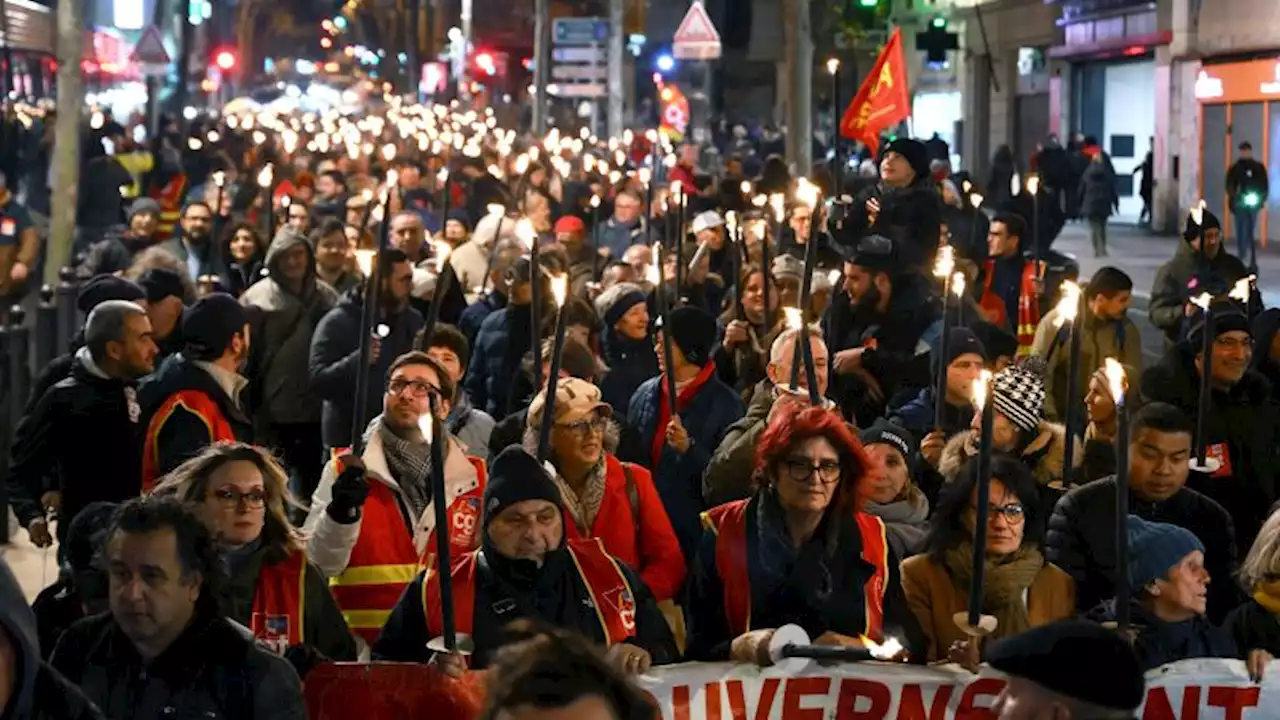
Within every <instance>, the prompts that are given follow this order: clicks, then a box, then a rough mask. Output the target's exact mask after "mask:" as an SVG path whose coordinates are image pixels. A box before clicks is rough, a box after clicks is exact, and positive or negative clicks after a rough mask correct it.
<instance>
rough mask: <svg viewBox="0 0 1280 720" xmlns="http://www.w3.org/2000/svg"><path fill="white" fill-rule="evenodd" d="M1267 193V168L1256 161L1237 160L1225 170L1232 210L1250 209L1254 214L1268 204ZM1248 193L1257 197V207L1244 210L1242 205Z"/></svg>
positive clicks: (1268, 186) (1268, 187) (1250, 159)
mask: <svg viewBox="0 0 1280 720" xmlns="http://www.w3.org/2000/svg"><path fill="white" fill-rule="evenodd" d="M1269 191H1270V182H1269V178H1268V177H1267V166H1266V165H1263V164H1262V163H1260V162H1258V161H1257V160H1254V159H1253V158H1249V159H1248V160H1246V159H1244V158H1239V159H1237V160H1236V161H1235V162H1234V163H1231V167H1230V168H1228V169H1227V197H1228V198H1229V199H1230V200H1231V208H1232V209H1233V210H1245V209H1251V210H1253V211H1255V212H1256V211H1257V210H1258V208H1261V207H1265V206H1266V205H1267V204H1268V193H1269ZM1250 192H1252V193H1257V195H1258V205H1257V207H1254V208H1246V206H1245V204H1244V196H1245V194H1246V193H1250Z"/></svg>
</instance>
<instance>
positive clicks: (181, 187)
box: [152, 173, 187, 240]
mask: <svg viewBox="0 0 1280 720" xmlns="http://www.w3.org/2000/svg"><path fill="white" fill-rule="evenodd" d="M186 194H187V176H186V174H185V173H177V174H176V175H174V176H173V177H171V178H169V182H167V183H165V184H164V187H162V188H160V189H159V190H154V191H152V199H154V200H155V201H156V202H158V203H160V218H159V222H157V223H156V231H155V234H154V235H153V236H152V237H154V238H156V239H157V240H168V239H169V238H171V237H173V233H174V230H176V229H177V227H178V221H180V220H181V219H182V199H183V197H185V196H186Z"/></svg>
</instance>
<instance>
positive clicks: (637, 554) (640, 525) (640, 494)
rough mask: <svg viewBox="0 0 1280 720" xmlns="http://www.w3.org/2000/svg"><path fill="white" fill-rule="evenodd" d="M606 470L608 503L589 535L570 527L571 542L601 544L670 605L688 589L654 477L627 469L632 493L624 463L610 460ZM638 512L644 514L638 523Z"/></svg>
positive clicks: (631, 467) (603, 503)
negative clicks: (587, 539) (590, 540)
mask: <svg viewBox="0 0 1280 720" xmlns="http://www.w3.org/2000/svg"><path fill="white" fill-rule="evenodd" d="M605 464H606V470H605V481H604V498H603V499H602V500H601V501H600V511H599V512H598V513H596V519H595V522H594V523H592V526H591V528H590V532H589V533H585V534H584V533H583V532H582V531H581V530H580V529H579V528H578V527H577V525H576V523H573V522H569V523H566V527H565V536H566V537H567V538H568V539H570V540H578V539H582V538H583V537H593V538H596V539H598V540H600V542H602V543H604V549H605V550H606V551H608V553H609V554H610V555H612V556H614V557H615V558H617V559H619V560H621V561H622V562H624V563H626V564H627V566H628V567H630V568H632V569H634V570H635V571H636V572H638V573H640V577H641V578H643V579H644V584H645V585H648V586H649V590H650V592H652V593H653V596H654V598H655V599H657V600H658V602H662V601H663V600H670V599H672V598H674V597H675V595H676V593H677V592H678V591H679V589H680V586H681V585H682V584H683V583H684V574H685V566H684V555H683V554H681V552H680V543H679V542H678V541H677V540H676V532H675V530H674V529H672V527H671V520H670V519H669V518H668V517H667V510H666V508H665V507H663V505H662V499H661V498H660V497H658V489H657V488H656V487H654V485H653V476H651V475H650V474H649V471H648V470H645V469H644V468H642V467H640V466H639V465H632V464H630V463H628V464H627V468H628V469H629V470H630V473H631V482H632V485H633V487H634V490H630V489H628V487H627V477H626V473H624V472H623V469H622V463H621V462H620V461H619V460H618V459H617V458H616V457H614V456H612V455H606V456H605ZM633 497H634V499H635V502H634V503H633V502H632V498H633ZM633 507H634V508H636V509H638V510H639V514H640V517H639V518H637V517H636V516H635V513H634V512H633Z"/></svg>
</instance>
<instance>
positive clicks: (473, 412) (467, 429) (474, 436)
mask: <svg viewBox="0 0 1280 720" xmlns="http://www.w3.org/2000/svg"><path fill="white" fill-rule="evenodd" d="M459 396H460V397H459V398H458V399H457V400H455V401H454V404H453V408H452V409H451V410H449V417H447V418H445V427H446V428H447V429H448V430H449V434H450V435H453V436H454V437H456V438H458V442H460V443H462V446H463V447H464V448H466V450H467V455H470V456H471V457H474V458H480V459H481V460H487V459H488V458H489V439H490V438H491V437H492V436H493V429H494V427H496V426H497V423H496V422H495V421H494V419H493V418H492V417H490V416H489V413H487V412H485V411H483V410H477V409H475V408H474V407H472V406H471V399H470V398H468V397H467V394H466V393H465V392H464V393H459Z"/></svg>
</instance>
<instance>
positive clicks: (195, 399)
mask: <svg viewBox="0 0 1280 720" xmlns="http://www.w3.org/2000/svg"><path fill="white" fill-rule="evenodd" d="M178 409H183V410H186V411H187V412H190V413H193V414H194V415H196V416H197V417H199V418H200V419H201V420H203V421H204V424H205V425H206V426H207V427H208V428H209V444H210V445H213V444H215V443H220V442H235V441H236V439H237V438H236V431H235V429H234V428H232V427H231V423H230V422H229V421H228V420H227V418H226V417H225V416H223V414H222V408H220V407H218V403H217V401H216V400H214V399H213V398H211V397H209V394H208V393H206V392H203V391H200V390H181V391H179V392H176V393H174V394H172V395H170V396H169V397H168V398H167V399H166V400H165V401H164V403H162V404H161V405H160V409H159V410H157V411H156V414H155V415H153V416H152V417H151V422H150V423H148V424H147V436H146V439H145V440H144V441H143V448H142V492H143V493H144V494H145V493H149V492H151V491H152V490H153V489H154V488H155V485H156V481H157V480H159V479H160V476H162V475H164V473H165V471H164V469H163V468H161V467H160V433H161V432H162V431H163V430H164V425H165V423H166V422H168V421H169V417H170V416H171V415H173V413H174V412H175V411H177V410H178Z"/></svg>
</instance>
